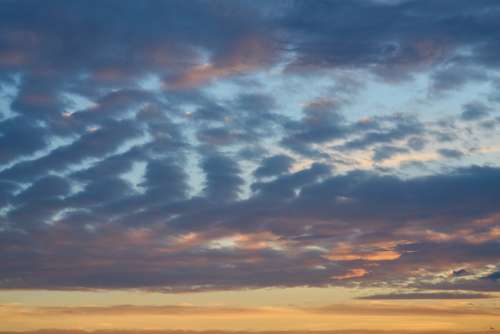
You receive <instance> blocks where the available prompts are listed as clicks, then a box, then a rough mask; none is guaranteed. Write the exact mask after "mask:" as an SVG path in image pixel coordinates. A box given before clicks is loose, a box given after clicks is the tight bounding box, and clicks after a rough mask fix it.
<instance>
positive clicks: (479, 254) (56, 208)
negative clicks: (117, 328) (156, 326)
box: [0, 0, 500, 299]
mask: <svg viewBox="0 0 500 334" xmlns="http://www.w3.org/2000/svg"><path fill="white" fill-rule="evenodd" d="M499 36H500V3H499V2H498V1H496V0H478V1H469V0H453V1H452V0H439V1H434V0H432V1H431V0H418V1H416V0H415V1H412V0H408V1H394V2H389V1H386V2H384V1H369V0H366V1H360V0H359V1H358V0H354V1H336V0H331V1H288V0H287V1H285V0H283V1H273V2H268V1H128V0H127V1H123V0H120V1H115V0H106V1H100V0H99V1H97V0H91V1H73V0H69V1H68V0H64V1H62V0H61V1H59V0H54V1H49V2H42V1H30V0H26V1H11V0H4V1H1V2H0V289H17V288H22V289H56V290H58V289H60V290H68V289H69V290H79V289H129V288H130V289H132V288H133V289H144V290H157V291H201V290H227V289H241V288H259V287H292V286H329V285H333V286H350V285H352V284H358V285H360V286H387V285H394V286H398V287H401V288H404V287H409V288H414V289H426V290H432V289H440V290H468V291H485V292H488V291H499V290H500V280H499V269H500V267H499V265H500V160H499V159H498V152H499V151H500V148H499V146H498V144H499V143H500V136H499V135H498V132H497V131H498V128H499V124H500V122H499V117H498V113H497V110H498V107H499V105H498V102H499V100H498V98H496V97H495V96H498V92H497V91H496V89H498V82H500V81H499V79H500V46H499V43H498V38H499ZM407 87H412V88H407ZM422 87H424V88H425V89H424V88H422ZM391 89H392V91H391ZM389 91H390V92H389ZM423 91H424V93H422V92H423ZM388 92H389V93H388ZM391 92H392V93H391ZM412 94H414V95H412ZM375 100H376V102H374V101H375ZM405 101H411V102H412V103H411V104H410V103H406V102H405ZM429 296H432V297H436V296H444V298H450V299H451V298H460V297H463V298H475V297H478V298H481V297H484V296H487V295H486V294H479V293H474V292H471V293H468V294H462V295H457V294H456V293H454V292H453V291H451V292H449V293H441V295H439V294H435V295H431V293H423V294H422V293H417V292H416V293H413V294H412V295H407V296H406V297H410V298H412V299H418V298H425V297H429ZM457 296H458V297H457ZM378 297H380V298H381V299H384V298H386V299H399V298H401V299H402V298H405V296H404V295H403V296H401V295H387V296H378ZM368 298H373V299H376V298H377V296H375V297H368Z"/></svg>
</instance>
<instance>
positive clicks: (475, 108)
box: [460, 102, 489, 121]
mask: <svg viewBox="0 0 500 334" xmlns="http://www.w3.org/2000/svg"><path fill="white" fill-rule="evenodd" d="M463 109H464V110H463V111H462V114H461V115H460V116H461V117H462V119H463V120H464V121H475V120H479V119H481V118H484V117H486V116H488V114H489V108H488V107H487V106H486V105H484V104H483V103H480V102H471V103H467V104H466V105H464V107H463Z"/></svg>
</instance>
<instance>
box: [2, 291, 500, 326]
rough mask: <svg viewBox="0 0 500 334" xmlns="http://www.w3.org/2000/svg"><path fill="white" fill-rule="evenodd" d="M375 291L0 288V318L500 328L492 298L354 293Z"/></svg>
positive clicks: (25, 322) (12, 322)
mask: <svg viewBox="0 0 500 334" xmlns="http://www.w3.org/2000/svg"><path fill="white" fill-rule="evenodd" d="M380 291H386V290H378V291H377V290H369V289H365V290H364V291H360V290H356V289H341V288H290V289H259V290H242V291H224V292H205V293H180V294H161V293H152V292H151V293H150V292H140V291H135V292H131V291H108V292H104V291H103V292H98V291H94V292H91V291H81V292H54V291H9V292H2V293H1V294H0V296H1V297H0V323H1V324H2V325H1V330H13V331H32V330H38V329H45V328H64V329H80V330H104V329H117V328H120V329H127V330H198V331H200V330H201V331H203V330H225V331H282V330H302V331H315V330H374V331H376V330H408V329H411V330H415V331H428V330H433V331H434V330H440V331H481V330H486V329H488V328H490V327H492V328H498V327H499V326H500V307H499V305H498V299H496V298H489V299H477V300H476V299H474V300H386V301H375V300H353V299H352V296H354V295H358V296H363V295H367V294H373V293H374V292H380ZM492 297H494V295H492ZM497 298H498V297H497Z"/></svg>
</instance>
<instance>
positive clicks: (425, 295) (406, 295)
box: [358, 292, 495, 300]
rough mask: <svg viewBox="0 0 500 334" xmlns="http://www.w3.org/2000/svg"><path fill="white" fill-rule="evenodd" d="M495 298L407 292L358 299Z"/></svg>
mask: <svg viewBox="0 0 500 334" xmlns="http://www.w3.org/2000/svg"><path fill="white" fill-rule="evenodd" d="M487 298H495V297H494V296H492V295H486V294H482V293H447V292H444V293H437V292H414V293H411V292H408V293H391V294H385V295H371V296H366V297H360V298H358V299H365V300H412V299H487Z"/></svg>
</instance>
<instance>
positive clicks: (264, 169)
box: [254, 155, 293, 177]
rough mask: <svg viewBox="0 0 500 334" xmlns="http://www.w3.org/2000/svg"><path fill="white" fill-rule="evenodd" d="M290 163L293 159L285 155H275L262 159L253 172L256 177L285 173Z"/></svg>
mask: <svg viewBox="0 0 500 334" xmlns="http://www.w3.org/2000/svg"><path fill="white" fill-rule="evenodd" d="M292 163H293V159H292V158H291V157H289V156H287V155H275V156H272V157H269V158H266V159H264V160H263V161H262V164H261V165H260V166H259V168H257V169H256V170H255V172H254V174H255V175H256V176H258V177H266V176H276V175H280V174H283V173H287V172H288V171H289V170H290V167H291V166H292Z"/></svg>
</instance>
